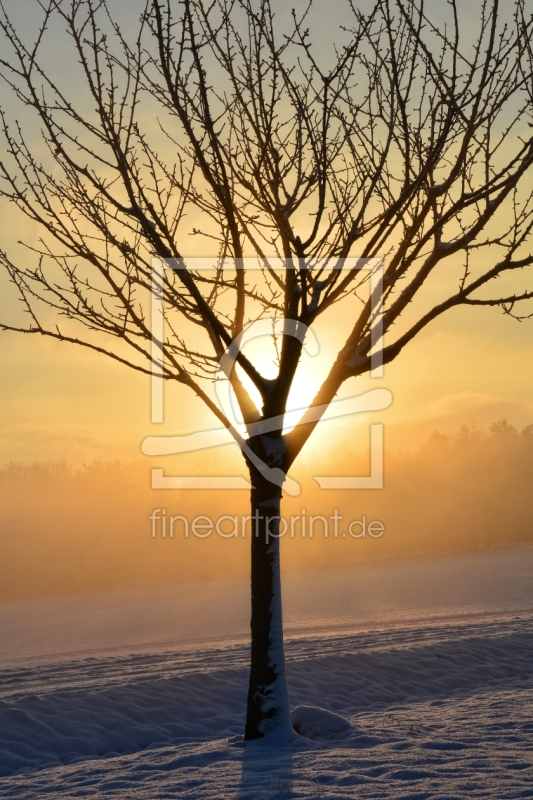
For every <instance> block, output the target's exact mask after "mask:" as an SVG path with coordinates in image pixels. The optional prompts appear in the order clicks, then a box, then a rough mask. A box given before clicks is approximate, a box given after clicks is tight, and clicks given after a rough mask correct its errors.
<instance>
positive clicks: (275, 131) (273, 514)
mask: <svg viewBox="0 0 533 800" xmlns="http://www.w3.org/2000/svg"><path fill="white" fill-rule="evenodd" d="M111 5H112V0H36V1H35V4H34V6H35V9H36V10H37V9H40V13H41V14H42V24H41V26H40V28H39V31H38V35H37V37H36V39H35V41H32V42H31V43H27V42H25V41H24V38H23V37H22V36H20V35H19V33H18V32H17V29H16V27H15V25H14V24H13V21H12V14H10V12H8V10H6V6H7V2H6V0H4V2H3V3H1V4H0V8H1V14H0V20H1V21H0V24H1V27H2V30H3V33H4V38H5V42H4V45H3V50H2V52H3V54H4V55H3V57H2V60H1V65H2V67H1V69H2V74H3V80H4V84H5V85H6V84H7V85H8V86H9V87H11V89H12V91H13V92H14V94H15V97H16V99H17V100H18V102H19V104H21V105H22V106H24V107H25V110H24V116H25V119H30V118H31V116H30V115H31V114H33V116H34V118H35V120H34V123H32V124H30V123H28V122H27V123H25V124H22V123H20V124H19V123H17V122H15V123H12V122H11V121H10V119H9V118H8V117H9V115H8V113H7V111H6V109H5V108H4V110H3V112H2V123H3V134H4V140H5V155H4V157H3V160H2V162H1V167H0V168H1V180H2V183H1V192H2V196H3V198H4V200H5V201H9V202H11V203H13V204H15V205H16V206H18V208H19V209H20V211H21V212H22V213H23V214H24V215H26V217H27V218H28V220H29V221H30V223H32V224H33V225H35V226H37V228H38V229H39V230H40V232H41V233H40V239H39V242H38V244H32V245H31V246H29V251H30V253H29V256H31V257H32V258H33V260H32V259H31V258H29V257H28V255H26V256H24V257H22V256H17V257H16V258H15V257H14V256H8V255H7V254H6V253H2V254H1V256H0V258H1V262H2V264H3V266H4V268H5V269H6V270H7V272H8V273H9V276H10V278H11V280H12V281H13V283H14V285H15V286H16V289H17V290H18V294H19V297H20V299H21V300H22V303H23V308H24V313H25V315H26V317H27V322H25V323H24V322H21V323H20V324H19V323H17V322H15V323H12V324H11V323H8V322H7V321H5V322H4V324H3V325H1V326H0V327H2V328H3V329H4V330H17V331H21V332H24V333H31V334H38V335H44V336H50V337H53V338H56V339H59V340H62V341H68V342H73V343H76V344H80V345H83V346H85V347H89V348H92V349H94V350H97V351H98V352H101V353H105V354H106V355H108V356H110V357H111V358H114V359H116V360H118V361H120V362H122V363H124V364H126V365H128V366H130V367H132V368H134V369H136V370H140V371H141V372H144V373H146V374H150V373H152V372H153V370H155V371H156V373H157V374H159V375H162V376H163V377H164V378H165V379H166V380H168V381H177V382H178V383H181V384H183V385H184V386H186V387H188V388H189V389H190V390H191V392H193V393H194V394H195V395H196V396H197V397H198V398H199V399H200V400H201V401H203V403H205V404H206V405H207V406H208V408H209V409H210V410H211V412H212V413H213V414H214V415H215V417H216V418H218V420H219V421H220V422H221V423H222V424H223V425H224V426H226V427H227V428H229V429H230V430H231V431H232V432H233V433H235V435H237V434H236V432H235V430H234V428H233V427H232V425H231V423H230V420H229V419H228V418H227V417H226V415H225V414H224V413H223V411H221V409H220V408H219V406H218V405H217V403H216V402H215V401H214V400H213V398H212V396H211V395H210V392H209V382H210V381H212V380H213V377H214V375H215V374H216V371H217V369H218V366H219V362H220V360H221V359H222V358H223V357H224V355H225V354H230V356H231V357H232V358H233V357H235V359H236V368H234V369H232V370H231V385H232V389H233V392H234V394H235V396H236V398H237V400H238V404H239V406H240V409H241V412H242V414H243V418H244V421H245V423H246V426H247V431H248V434H247V439H246V441H240V444H241V446H242V448H243V452H244V455H245V459H246V462H247V465H248V468H249V471H250V476H251V484H252V486H253V488H252V492H251V503H252V515H253V517H254V524H255V528H254V535H253V536H252V567H251V583H252V617H251V631H252V646H251V672H250V683H249V693H248V710H247V719H246V728H245V738H246V739H251V738H258V737H262V736H265V735H266V734H269V733H275V734H276V735H279V736H288V735H290V731H291V729H290V720H289V711H288V697H287V688H286V682H285V676H284V656H283V639H282V629H281V599H280V574H279V538H278V535H277V534H278V533H279V527H278V526H279V515H280V501H281V492H282V486H281V484H282V483H283V478H284V477H285V476H286V475H287V472H288V470H289V469H290V468H291V466H292V464H293V463H294V461H295V459H296V457H297V456H298V454H299V453H300V451H301V450H302V448H303V446H304V444H305V443H306V441H307V440H308V438H309V436H310V435H311V433H312V431H313V429H314V427H315V426H316V424H317V422H318V420H319V419H320V417H321V415H322V414H323V412H324V410H325V409H326V407H327V406H328V404H329V403H330V402H331V401H332V399H333V398H334V397H335V396H336V394H337V392H338V391H339V389H340V387H341V386H342V385H343V383H344V382H345V381H346V380H347V379H348V378H351V377H357V376H360V375H363V374H364V373H366V372H368V371H369V369H370V366H371V356H372V355H373V354H376V353H378V356H379V357H381V358H382V360H383V363H385V364H386V363H389V362H390V361H392V360H393V359H394V358H396V356H397V355H398V354H399V353H400V352H401V350H402V349H403V348H404V346H405V345H406V344H408V342H410V341H411V340H412V339H413V338H414V337H415V336H416V334H417V333H418V332H419V331H421V330H422V329H424V328H425V326H426V325H428V324H429V323H430V322H431V321H432V320H435V319H436V318H437V317H439V316H440V315H441V314H442V313H443V312H445V311H446V310H448V309H450V308H453V307H456V306H464V305H487V306H499V307H500V308H501V309H503V311H504V312H505V313H506V314H510V315H513V316H517V317H518V318H521V317H523V316H524V315H525V312H522V313H521V312H520V310H519V309H520V301H526V300H528V299H529V298H531V297H532V296H533V290H531V289H528V288H527V286H521V285H518V283H517V281H516V279H514V278H513V276H516V274H517V273H520V274H523V273H521V272H520V271H522V270H524V269H525V268H527V267H529V266H531V265H532V264H533V255H532V254H531V251H530V250H529V249H528V241H529V237H530V233H531V228H532V225H533V192H532V189H531V177H532V175H533V170H532V165H533V137H532V135H531V127H532V124H531V123H532V112H533V74H532V49H531V36H532V33H533V25H532V21H531V18H530V17H527V16H526V10H525V3H524V2H523V0H516V2H515V3H514V5H513V6H512V8H511V7H510V4H508V5H507V7H506V11H505V19H502V18H501V14H500V12H499V3H498V0H490V1H489V0H480V5H479V23H478V29H477V32H476V36H475V38H474V39H473V40H471V41H466V42H463V40H464V38H465V36H466V35H467V33H469V32H468V31H465V30H463V29H462V27H461V24H460V8H459V7H458V3H457V0H450V2H449V3H448V8H447V10H446V9H444V10H441V12H442V13H447V14H448V19H447V23H446V25H444V24H443V23H442V21H441V22H439V23H437V22H434V21H432V18H431V15H430V14H429V13H428V10H427V8H426V7H425V5H424V4H423V2H422V0H377V2H376V3H375V5H374V7H373V8H372V9H371V10H370V11H368V12H367V13H364V12H363V11H361V10H360V9H358V8H357V7H356V5H355V3H354V2H353V0H350V3H349V5H348V6H347V9H346V19H347V20H348V22H346V25H345V27H344V28H343V29H342V31H340V34H339V35H340V36H341V38H342V40H343V41H344V42H345V43H344V45H342V46H339V48H338V49H337V51H336V56H335V63H334V66H333V67H332V68H331V69H329V70H327V71H324V69H322V68H321V66H320V63H321V58H320V54H317V53H316V49H315V48H314V47H313V45H312V42H311V40H310V36H309V33H308V31H307V29H306V25H307V14H308V11H309V9H307V10H306V11H304V12H303V13H301V14H297V13H296V12H293V15H292V24H291V26H290V30H287V29H286V30H285V31H284V32H283V33H280V32H279V31H277V30H276V24H275V19H274V13H273V8H272V5H273V2H271V0H210V2H206V0H183V2H180V3H178V2H172V1H171V0H147V2H146V7H145V8H144V11H143V13H142V15H141V17H140V22H139V26H138V34H137V35H136V37H133V38H132V37H130V36H129V35H127V34H125V33H123V31H122V29H121V28H120V26H119V25H118V23H117V22H116V20H114V18H113V14H112V13H111V8H110V7H111ZM58 22H60V23H61V24H62V27H63V30H64V31H65V32H66V34H67V39H68V41H69V43H70V45H69V46H70V50H69V51H68V52H70V54H71V55H70V56H69V59H70V60H69V62H68V64H69V70H71V71H72V77H71V78H69V79H66V78H65V76H64V75H61V74H59V75H56V74H55V72H54V69H53V68H52V67H47V66H46V65H47V60H46V58H47V57H46V52H44V53H43V48H44V47H45V42H46V41H47V33H48V30H49V28H50V26H57V23H58ZM65 52H67V49H65ZM9 53H10V55H9ZM76 70H77V72H76ZM35 122H36V123H37V128H38V129H40V138H39V137H38V136H37V133H36V130H37V128H36V127H35ZM190 236H196V237H202V236H203V237H206V239H205V241H206V243H207V245H208V246H209V248H210V252H211V253H212V254H213V256H214V257H215V258H214V261H213V263H214V266H215V267H216V269H214V270H213V271H212V272H210V273H205V272H202V273H201V272H199V271H197V270H195V269H194V264H193V262H189V263H188V260H187V259H188V256H190V254H191V252H192V246H191V241H192V240H191V238H189V237H190ZM247 256H254V257H256V258H258V259H259V261H260V264H261V271H260V272H257V271H255V272H250V271H249V270H247V269H246V268H245V266H246V263H247V262H246V261H245V260H244V259H245V258H246V257H247ZM352 256H357V257H360V258H364V259H371V258H380V259H383V260H384V264H385V269H384V274H383V279H382V281H381V282H380V285H379V286H376V287H375V288H374V289H373V292H372V293H369V291H368V287H369V285H370V284H369V273H368V271H364V270H362V269H360V264H358V265H355V266H353V267H352V268H348V269H340V268H339V267H341V266H343V265H346V263H348V262H346V259H348V258H349V257H352ZM154 257H158V258H161V259H164V260H167V262H168V264H169V265H170V266H174V269H167V270H165V271H164V272H163V273H162V277H161V279H160V285H159V291H160V292H161V294H162V296H163V297H164V303H165V316H166V331H167V334H166V336H165V337H164V339H163V340H162V341H161V342H160V357H159V358H154V356H153V353H152V347H151V331H150V325H149V322H148V312H147V307H148V306H147V303H148V298H149V293H150V290H151V285H152V284H151V282H152V259H153V258H154ZM280 260H281V262H280ZM280 263H282V264H283V268H282V269H280V268H279V264H280ZM443 271H444V275H445V276H447V279H446V280H444V281H440V282H438V283H437V284H436V286H437V288H436V289H435V290H434V291H432V292H427V291H426V288H427V286H428V285H429V286H431V281H432V280H433V278H434V276H435V275H437V276H441V275H442V273H443ZM453 276H455V283H454V284H453V287H452V288H450V287H451V286H452V277H453ZM505 276H510V277H508V278H505ZM504 278H505V280H504ZM443 286H444V287H448V288H445V289H444V290H443V289H442V287H443ZM439 287H440V291H441V295H440V296H439V297H438V299H435V298H436V297H437V295H436V292H437V290H438V289H439ZM504 287H507V288H504ZM442 292H444V294H442ZM347 297H351V298H352V300H353V299H354V298H355V300H356V301H357V302H358V310H357V312H356V313H355V312H350V315H348V316H346V318H345V320H344V324H345V326H346V340H345V344H344V346H343V347H342V349H341V350H340V352H339V353H338V356H337V358H336V360H335V361H334V363H333V364H332V365H331V369H330V371H329V374H328V376H327V378H326V380H325V381H324V383H323V385H322V386H321V388H320V390H319V391H318V393H317V395H316V397H315V398H314V400H313V401H312V403H311V406H310V408H309V410H308V411H306V412H305V413H304V414H303V417H302V419H301V421H300V424H298V425H297V426H296V427H295V428H293V429H292V430H291V431H290V432H288V433H284V432H283V418H284V414H285V412H286V407H287V398H288V394H289V391H290V388H291V385H292V383H293V381H294V378H295V374H296V371H297V367H298V364H299V362H300V357H301V353H302V339H303V336H301V335H295V331H296V332H297V328H298V326H301V330H305V328H304V326H306V327H308V326H311V325H312V324H313V322H314V321H315V320H316V319H317V317H318V316H319V315H320V314H323V313H324V312H325V311H326V310H328V309H331V308H332V306H333V305H334V304H336V303H338V302H339V301H340V300H342V299H343V298H347ZM413 301H415V302H413ZM50 309H52V310H53V312H54V314H53V315H52V317H53V319H52V321H51V322H50V319H51V314H50ZM406 312H408V313H406ZM264 318H270V319H271V318H274V319H276V318H278V319H280V320H284V321H285V322H284V323H283V325H284V326H285V327H284V329H283V333H282V335H281V336H278V337H277V342H278V344H279V360H278V374H277V376H276V377H275V379H271V380H267V379H266V378H265V377H264V376H263V375H262V374H261V373H260V371H259V370H258V368H257V367H256V366H254V364H253V363H252V361H251V360H250V359H249V358H248V357H247V356H246V355H245V354H244V353H243V352H242V351H240V349H239V348H235V346H234V348H233V349H231V344H232V342H233V341H234V340H235V339H236V338H238V337H239V335H240V334H241V333H242V331H243V330H244V328H245V327H246V325H247V324H248V323H249V322H251V321H253V320H258V319H264ZM61 319H62V320H63V321H61ZM291 326H292V327H291ZM393 326H395V327H393ZM103 334H105V336H103ZM383 337H387V338H386V343H384V339H383ZM250 384H253V386H254V387H255V388H256V390H257V391H258V392H259V394H260V396H261V401H262V405H259V407H257V406H256V404H254V402H253V401H252V397H251V395H250V391H249V389H247V387H249V386H250ZM272 418H274V419H275V420H276V422H275V423H269V425H267V426H263V428H261V422H262V421H264V420H267V419H268V420H271V419H272ZM269 428H270V429H269ZM280 475H281V476H282V478H281V480H280ZM267 518H270V523H269V522H268V521H267Z"/></svg>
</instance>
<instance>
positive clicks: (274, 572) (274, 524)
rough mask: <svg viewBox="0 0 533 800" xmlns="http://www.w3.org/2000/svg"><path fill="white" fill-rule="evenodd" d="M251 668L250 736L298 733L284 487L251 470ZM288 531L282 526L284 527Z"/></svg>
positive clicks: (247, 736)
mask: <svg viewBox="0 0 533 800" xmlns="http://www.w3.org/2000/svg"><path fill="white" fill-rule="evenodd" d="M251 477H252V484H253V489H252V496H251V501H252V525H251V535H252V575H251V578H252V618H251V623H250V627H251V640H252V653H251V668H250V683H249V687H248V705H247V713H246V726H245V733H244V738H245V739H260V738H263V737H266V736H268V737H274V738H275V739H276V740H281V741H283V740H284V741H286V740H288V739H289V738H291V736H293V735H294V734H293V731H292V727H291V723H290V713H289V696H288V692H287V682H286V678H285V656H284V652H283V626H282V614H281V578H280V560H279V550H280V537H279V532H280V506H281V488H280V487H278V486H275V485H274V484H272V483H270V482H269V481H267V480H266V479H265V478H264V477H263V476H262V475H260V474H259V473H258V472H257V471H256V470H252V474H251ZM282 532H283V531H282Z"/></svg>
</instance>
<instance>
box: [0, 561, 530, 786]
mask: <svg viewBox="0 0 533 800" xmlns="http://www.w3.org/2000/svg"><path fill="white" fill-rule="evenodd" d="M284 581H285V585H284V604H285V617H286V628H287V633H288V643H287V659H288V680H289V689H290V697H291V705H292V706H293V707H294V706H298V705H306V706H318V707H321V708H323V709H328V710H329V711H332V712H335V713H336V714H339V715H341V716H342V717H343V718H344V719H346V720H348V722H349V723H350V728H349V729H347V730H344V731H342V730H340V729H339V732H337V733H332V734H330V735H329V737H327V738H326V737H323V736H320V732H321V731H322V732H323V731H325V730H326V729H327V726H326V725H324V724H322V723H321V724H318V725H316V726H313V725H310V726H308V731H315V732H318V734H319V735H318V738H315V739H312V740H311V739H304V738H301V737H298V738H296V739H295V741H294V742H293V744H292V745H290V746H287V747H285V748H284V749H281V748H276V747H274V746H265V745H264V744H261V743H260V744H256V743H249V744H247V745H246V746H243V745H242V743H240V742H238V741H231V739H232V737H235V736H236V735H238V734H240V733H241V732H242V727H243V720H244V711H245V695H246V680H247V645H246V627H247V611H248V598H247V591H246V590H247V586H246V582H245V581H242V582H240V581H236V582H220V583H211V584H202V585H196V586H194V585H188V586H185V585H182V586H168V587H159V588H146V589H142V590H133V589H131V590H121V591H118V592H105V593H100V594H95V595H86V596H80V597H70V598H57V599H51V600H44V601H33V602H25V603H11V604H5V605H4V606H0V641H1V643H2V650H1V654H0V775H1V776H2V777H0V796H1V797H9V798H11V797H13V798H27V799H28V800H29V799H30V798H31V799H32V800H33V798H42V797H51V798H55V797H61V798H74V797H76V798H77V797H90V798H103V797H111V798H121V799H123V800H126V798H139V799H141V798H142V800H156V798H157V799H158V798H175V797H180V798H187V799H189V798H190V800H196V799H197V798H213V799H215V800H218V799H219V798H220V800H227V799H228V798H232V799H233V798H235V800H237V798H240V799H241V800H245V798H246V799H249V800H256V798H257V800H260V799H262V798H291V797H294V798H296V797H307V798H316V800H320V799H321V798H329V797H332V798H333V797H335V798H376V799H377V798H388V799H389V800H397V798H398V799H399V798H402V799H403V800H408V798H409V800H415V798H416V800H422V799H423V798H435V799H436V798H440V799H441V800H444V798H446V800H452V798H457V799H458V800H459V798H460V800H463V798H466V797H488V798H494V799H495V800H511V798H526V797H533V757H532V754H533V548H526V547H523V548H517V549H509V550H500V551H491V552H484V553H477V554H471V555H463V556H453V557H449V558H435V559H430V558H423V559H417V560H411V561H398V562H388V563H386V564H374V565H371V566H369V565H366V566H364V565H361V566H358V567H354V568H351V569H349V570H348V569H347V570H342V571H339V570H336V571H333V570H331V571H323V572H314V573H307V574H302V573H300V574H296V573H295V574H287V575H285V576H284ZM310 713H312V712H310ZM300 716H301V712H300ZM304 716H305V715H304ZM302 719H303V718H302ZM304 721H305V720H304ZM319 721H320V718H319ZM333 722H335V720H334V721H333ZM340 727H342V725H341V726H340ZM333 729H335V724H334V725H333V727H332V728H331V727H330V730H333Z"/></svg>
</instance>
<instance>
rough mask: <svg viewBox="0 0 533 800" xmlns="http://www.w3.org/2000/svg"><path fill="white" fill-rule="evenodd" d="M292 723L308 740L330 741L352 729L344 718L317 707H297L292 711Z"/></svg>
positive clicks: (297, 731)
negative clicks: (332, 737) (333, 737)
mask: <svg viewBox="0 0 533 800" xmlns="http://www.w3.org/2000/svg"><path fill="white" fill-rule="evenodd" d="M291 723H292V727H293V728H294V730H295V731H296V733H299V734H300V736H305V738H306V739H329V738H330V737H331V736H335V734H337V733H344V732H345V731H348V730H350V728H351V727H352V726H351V725H350V723H349V722H348V720H346V719H344V717H341V716H340V715H339V714H334V713H333V711H326V709H325V708H318V707H317V706H296V708H295V709H293V710H292V711H291Z"/></svg>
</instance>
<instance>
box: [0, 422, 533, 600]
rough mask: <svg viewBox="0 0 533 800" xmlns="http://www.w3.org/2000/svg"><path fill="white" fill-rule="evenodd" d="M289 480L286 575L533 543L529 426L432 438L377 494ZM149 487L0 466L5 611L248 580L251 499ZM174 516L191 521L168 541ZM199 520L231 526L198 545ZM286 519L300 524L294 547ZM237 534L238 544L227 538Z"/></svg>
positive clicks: (87, 473) (84, 471) (392, 456)
mask: <svg viewBox="0 0 533 800" xmlns="http://www.w3.org/2000/svg"><path fill="white" fill-rule="evenodd" d="M315 466H316V465H315ZM325 466H327V469H328V470H329V474H342V472H343V473H344V474H364V472H365V467H364V463H362V464H359V465H354V464H348V463H346V461H342V462H340V463H339V462H337V463H335V462H334V461H333V460H332V456H330V457H329V459H328V460H327V465H325ZM307 469H310V467H309V466H308V467H307ZM315 474H316V473H315ZM320 474H328V473H327V472H325V471H324V470H322V469H321V471H320ZM295 477H296V478H297V479H298V480H299V481H300V482H301V484H302V494H301V495H300V497H297V498H289V497H286V498H285V499H284V505H283V512H282V513H283V514H284V516H285V517H286V519H287V522H288V530H287V534H286V535H285V537H284V538H283V542H282V558H283V566H284V568H285V569H291V570H292V569H316V568H319V567H331V566H336V565H342V564H344V565H346V564H349V563H354V562H359V561H365V560H369V559H376V558H392V557H401V556H407V555H416V554H422V553H453V552H460V551H467V550H476V549H481V548H487V547H499V546H508V545H513V544H520V543H522V544H525V543H530V544H533V425H528V426H527V427H525V428H523V429H522V430H520V431H519V430H517V429H516V428H514V427H513V426H511V425H509V424H508V422H506V421H505V420H501V421H500V422H496V423H494V424H493V425H491V426H490V428H489V429H488V430H482V429H480V428H477V427H476V426H474V425H472V426H466V425H465V426H463V427H462V428H461V429H460V430H459V431H458V432H457V433H456V434H455V435H453V436H445V435H443V434H441V433H438V432H435V433H433V434H432V435H431V436H430V437H429V439H428V440H427V441H426V443H425V444H424V445H423V447H421V448H420V449H419V450H417V451H416V452H413V453H387V454H386V458H385V488H384V490H383V491H379V490H369V491H357V492H355V491H344V492H341V491H338V492H337V491H335V492H331V491H330V492H321V491H319V490H318V488H317V484H316V482H315V481H314V480H313V478H312V473H311V472H307V473H306V472H305V469H304V471H302V472H300V473H297V474H296V475H295ZM149 482H150V469H149V466H147V464H146V463H134V464H121V463H119V462H118V461H114V462H105V463H104V462H94V463H93V464H91V465H86V466H83V467H82V468H79V469H75V468H73V467H72V466H71V465H69V464H66V463H37V464H32V465H21V464H14V463H10V464H7V465H6V466H4V467H3V468H2V469H0V601H6V600H11V599H22V598H28V597H40V596H50V595H55V594H68V593H75V592H83V591H92V590H97V589H105V588H111V587H116V586H128V585H138V584H143V583H154V582H160V581H166V580H179V581H195V580H205V579H214V578H223V577H232V576H236V575H246V574H248V561H249V528H246V531H245V532H246V535H245V536H242V532H243V530H244V528H243V525H244V523H243V522H242V517H243V515H246V514H247V513H248V507H247V493H246V492H240V493H230V492H194V491H189V492H171V491H157V490H152V489H150V485H149ZM304 508H305V518H306V526H307V527H306V529H305V532H306V536H305V537H302V527H301V525H302V523H301V517H302V509H304ZM154 509H160V510H161V511H160V513H159V515H158V517H159V518H158V519H157V521H156V522H152V521H150V519H149V517H150V515H151V514H152V512H153V511H154ZM163 510H164V511H165V512H166V514H163ZM335 514H337V515H338V516H339V517H342V520H340V521H338V522H337V523H335V524H336V528H337V536H335V535H334V523H333V521H330V520H332V517H333V515H335ZM171 515H176V516H180V517H182V518H183V519H181V520H178V521H177V522H176V524H175V526H174V537H173V538H170V537H169V535H168V533H169V529H168V518H169V517H170V516H171ZM199 515H205V516H207V517H209V518H210V519H211V520H213V523H215V522H216V520H218V519H220V518H221V517H222V516H226V517H227V519H226V520H225V521H224V523H223V524H222V525H221V527H220V530H221V531H222V532H223V533H225V534H226V536H222V535H219V534H217V533H216V531H214V530H213V533H212V535H208V536H205V537H204V538H200V537H198V536H195V535H194V533H193V531H192V528H191V527H190V525H191V524H192V522H193V520H194V518H196V517H198V516H199ZM313 515H315V516H317V517H322V518H324V519H325V520H327V524H328V531H327V532H328V536H327V537H326V536H325V525H324V522H323V520H320V519H318V520H316V521H315V524H314V527H313V536H312V537H311V536H310V535H309V534H310V527H309V521H310V517H311V516H313ZM162 516H165V517H166V519H167V529H166V532H167V536H166V537H165V538H163V537H162V535H161V534H162V530H163V529H162V522H161V519H160V518H161V517H162ZM291 516H292V517H293V518H294V519H296V518H297V517H298V518H299V521H297V522H296V523H295V524H294V525H293V533H294V536H293V537H292V538H291V536H290V530H291V522H290V519H291ZM234 517H237V518H238V519H237V522H232V519H233V518H234ZM363 517H364V518H365V520H366V524H367V528H368V525H369V524H370V523H371V522H372V521H379V522H381V523H382V525H383V526H384V533H383V535H382V536H379V537H372V536H370V535H369V534H368V530H367V532H366V535H365V536H362V535H357V534H361V532H362V526H361V525H358V524H357V520H362V519H363ZM184 519H186V520H187V521H188V522H187V523H184V521H183V520H184ZM354 521H355V522H356V524H355V525H353V526H352V532H353V533H354V534H355V535H353V536H352V535H349V533H348V526H349V523H351V522H354ZM186 524H187V525H189V528H188V531H187V532H188V533H189V535H188V536H185V532H186V530H185V525H186ZM235 526H237V527H238V535H237V536H228V534H231V532H232V528H234V527H235ZM374 530H376V529H374ZM202 531H205V528H204V529H202ZM153 532H155V533H156V537H155V538H153V537H152V533H153ZM343 533H344V534H345V535H344V536H343Z"/></svg>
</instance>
